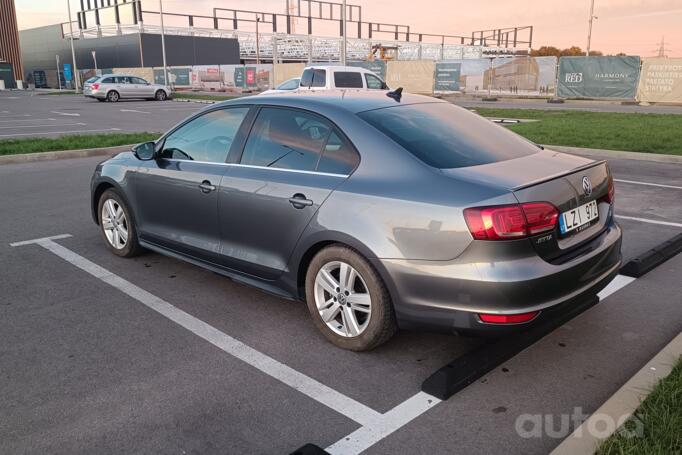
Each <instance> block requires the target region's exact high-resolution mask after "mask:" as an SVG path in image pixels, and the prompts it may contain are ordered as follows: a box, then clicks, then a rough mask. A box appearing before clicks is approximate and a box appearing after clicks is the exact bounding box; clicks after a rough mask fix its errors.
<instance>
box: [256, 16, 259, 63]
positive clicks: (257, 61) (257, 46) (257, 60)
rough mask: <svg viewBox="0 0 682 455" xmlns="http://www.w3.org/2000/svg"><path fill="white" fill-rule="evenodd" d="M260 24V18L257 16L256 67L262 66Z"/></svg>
mask: <svg viewBox="0 0 682 455" xmlns="http://www.w3.org/2000/svg"><path fill="white" fill-rule="evenodd" d="M259 23H260V17H258V16H256V65H259V64H260V44H259V43H258V42H259V41H260V39H259V36H258V24H259Z"/></svg>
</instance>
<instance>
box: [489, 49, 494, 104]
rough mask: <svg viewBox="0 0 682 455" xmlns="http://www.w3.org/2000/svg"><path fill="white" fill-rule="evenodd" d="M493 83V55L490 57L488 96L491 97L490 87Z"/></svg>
mask: <svg viewBox="0 0 682 455" xmlns="http://www.w3.org/2000/svg"><path fill="white" fill-rule="evenodd" d="M492 85H493V57H490V69H489V70H488V98H490V87H491V86H492Z"/></svg>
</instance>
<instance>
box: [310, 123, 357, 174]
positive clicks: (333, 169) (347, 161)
mask: <svg viewBox="0 0 682 455" xmlns="http://www.w3.org/2000/svg"><path fill="white" fill-rule="evenodd" d="M358 163H360V156H359V155H358V153H357V152H356V151H355V148H353V146H352V145H351V144H350V143H349V142H348V140H347V139H346V138H345V137H344V136H343V135H342V134H341V133H339V132H338V131H336V129H334V131H332V132H331V134H330V135H329V139H328V140H327V143H326V144H325V146H324V149H323V150H322V157H320V162H319V164H318V165H317V171H318V172H327V173H330V174H343V175H348V174H350V173H351V172H353V170H354V169H355V168H356V167H357V165H358Z"/></svg>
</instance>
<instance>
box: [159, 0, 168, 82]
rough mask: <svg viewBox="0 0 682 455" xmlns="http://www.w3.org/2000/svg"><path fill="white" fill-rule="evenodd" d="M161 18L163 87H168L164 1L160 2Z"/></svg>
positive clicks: (160, 0)
mask: <svg viewBox="0 0 682 455" xmlns="http://www.w3.org/2000/svg"><path fill="white" fill-rule="evenodd" d="M159 16H161V54H162V55H163V85H165V86H166V87H168V66H167V65H166V33H165V29H164V27H163V0H159Z"/></svg>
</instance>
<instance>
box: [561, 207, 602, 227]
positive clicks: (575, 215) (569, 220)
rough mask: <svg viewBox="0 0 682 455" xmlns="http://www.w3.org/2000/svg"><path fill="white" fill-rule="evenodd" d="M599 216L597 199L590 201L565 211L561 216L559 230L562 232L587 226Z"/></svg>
mask: <svg viewBox="0 0 682 455" xmlns="http://www.w3.org/2000/svg"><path fill="white" fill-rule="evenodd" d="M598 218H599V209H598V208H597V201H590V202H588V203H587V204H584V205H581V206H580V207H576V208H574V209H571V210H569V211H567V212H563V213H562V214H561V217H560V218H559V230H560V231H561V233H562V234H566V233H568V232H571V231H574V230H576V229H580V230H582V229H581V228H583V229H585V228H587V227H588V226H589V225H590V224H591V223H592V221H594V220H596V219H598Z"/></svg>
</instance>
